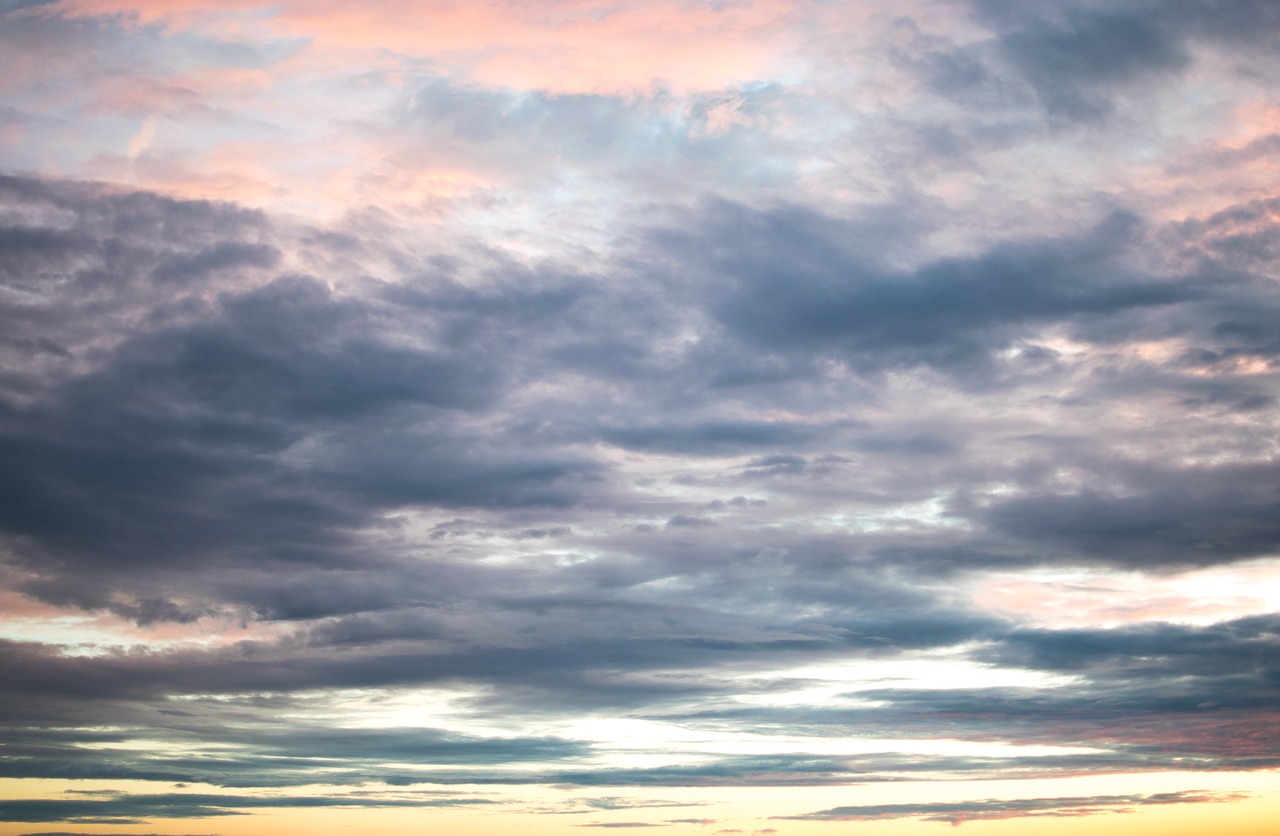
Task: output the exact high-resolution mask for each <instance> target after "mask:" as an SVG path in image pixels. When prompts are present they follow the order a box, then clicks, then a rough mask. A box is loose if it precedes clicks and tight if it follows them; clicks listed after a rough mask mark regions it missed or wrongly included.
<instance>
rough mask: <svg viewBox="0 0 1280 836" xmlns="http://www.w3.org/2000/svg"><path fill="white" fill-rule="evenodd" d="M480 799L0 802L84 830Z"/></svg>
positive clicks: (111, 796) (176, 796)
mask: <svg viewBox="0 0 1280 836" xmlns="http://www.w3.org/2000/svg"><path fill="white" fill-rule="evenodd" d="M491 803H494V802H492V801H489V800H486V799H479V798H470V797H465V796H464V797H459V798H423V799H404V798H374V797H370V796H367V795H365V796H354V795H349V796H260V795H213V794H207V793H205V794H202V793H168V794H156V795H143V794H136V795H128V794H124V793H114V792H104V793H100V794H99V793H92V794H90V795H89V796H87V797H79V798H50V799H7V800H5V801H0V820H3V821H14V822H41V821H70V822H82V823H85V824H137V823H138V822H139V820H140V819H144V818H157V819H201V818H209V817H214V816H236V815H244V811H245V810H252V809H263V808H316V807H370V808H375V807H408V808H425V807H457V806H473V805H481V804H491Z"/></svg>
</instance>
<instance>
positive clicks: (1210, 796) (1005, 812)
mask: <svg viewBox="0 0 1280 836" xmlns="http://www.w3.org/2000/svg"><path fill="white" fill-rule="evenodd" d="M1247 797H1248V796H1247V795H1245V794H1243V793H1211V792H1205V791H1202V790H1190V791H1185V792H1169V793H1153V794H1151V795H1099V796H1086V797H1074V798H1072V797H1068V798H1021V799H1011V800H986V801H957V802H940V803H927V804H869V805H865V806H858V807H834V808H832V809H830V810H821V811H819V812H816V813H807V814H805V815H802V816H777V817H776V818H780V819H789V820H794V821H881V820H885V819H900V818H918V819H921V820H923V821H937V822H946V823H948V824H952V825H960V824H963V823H965V822H967V821H994V820H1000V819H1015V818H1040V817H1051V818H1061V817H1075V816H1092V815H1098V814H1101V813H1127V812H1132V811H1133V810H1134V808H1137V807H1146V806H1152V805H1164V804H1206V803H1208V804H1213V803H1222V802H1224V801H1240V800H1243V799H1244V798H1247Z"/></svg>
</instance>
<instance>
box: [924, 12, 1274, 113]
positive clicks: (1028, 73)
mask: <svg viewBox="0 0 1280 836" xmlns="http://www.w3.org/2000/svg"><path fill="white" fill-rule="evenodd" d="M970 5H971V7H972V9H973V12H974V15H975V17H976V18H977V19H978V20H979V21H981V22H983V23H986V24H988V25H991V26H992V27H993V28H994V30H995V33H996V48H995V50H994V51H995V54H996V55H997V56H998V57H999V59H1000V60H1002V61H1003V62H1007V65H1008V66H1010V67H1011V68H1012V69H1013V71H1014V72H1015V73H1016V74H1017V75H1018V76H1019V77H1021V78H1022V79H1023V80H1025V82H1026V83H1027V84H1029V85H1030V87H1031V88H1032V89H1033V90H1034V92H1035V94H1036V96H1037V98H1038V99H1039V101H1040V103H1041V104H1042V106H1043V107H1044V109H1045V110H1046V111H1047V112H1048V113H1049V115H1050V116H1053V117H1061V118H1065V119H1069V120H1098V119H1101V118H1104V117H1107V116H1110V115H1111V114H1113V113H1114V112H1115V111H1116V109H1117V107H1118V102H1120V101H1122V100H1123V99H1122V96H1123V95H1125V94H1128V95H1132V94H1133V93H1134V92H1136V91H1139V90H1150V89H1152V87H1153V86H1158V84H1159V81H1160V79H1161V78H1162V77H1169V76H1176V75H1178V74H1180V73H1183V72H1185V71H1187V70H1188V69H1189V68H1190V67H1191V66H1192V64H1193V61H1194V57H1193V56H1194V50H1195V47H1196V46H1199V45H1202V44H1208V45H1212V46H1214V47H1218V48H1222V49H1225V50H1228V51H1230V52H1231V53H1234V54H1237V55H1238V54H1240V51H1242V50H1244V51H1247V52H1252V53H1253V58H1254V59H1255V61H1256V60H1257V59H1259V58H1261V59H1264V60H1265V59H1267V58H1269V57H1271V55H1272V51H1271V50H1270V45H1271V44H1272V43H1273V42H1274V36H1275V33H1276V32H1278V31H1280V16H1278V15H1277V14H1276V10H1275V7H1274V5H1273V4H1270V3H1267V2H1265V0H1228V2H1209V1H1208V0H1130V2H1119V3H1107V4H1097V3H1089V2H1068V3H1060V4H1054V5H1052V6H1041V5H1029V4H1019V3H1012V2H1007V0H973V2H972V3H971V4H970ZM934 62H935V66H936V67H937V70H938V75H937V78H938V79H940V80H942V81H944V82H945V85H941V84H940V85H939V86H940V89H941V90H942V91H943V92H967V91H968V90H970V89H972V88H974V87H976V86H978V85H982V84H987V83H989V80H990V75H991V74H993V73H997V72H999V70H997V69H996V68H995V65H994V62H993V63H992V64H988V63H986V62H984V61H982V59H981V58H978V57H977V56H975V55H974V51H973V50H972V49H969V50H961V51H956V52H951V53H948V52H942V53H940V54H939V55H937V56H936V57H935V58H934ZM970 101H972V99H970Z"/></svg>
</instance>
